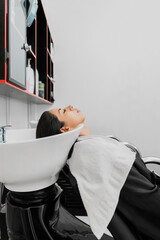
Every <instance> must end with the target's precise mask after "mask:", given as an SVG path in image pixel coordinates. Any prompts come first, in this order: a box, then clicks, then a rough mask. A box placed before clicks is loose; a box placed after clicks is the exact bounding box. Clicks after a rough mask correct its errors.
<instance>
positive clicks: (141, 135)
mask: <svg viewBox="0 0 160 240" xmlns="http://www.w3.org/2000/svg"><path fill="white" fill-rule="evenodd" d="M43 2H44V6H45V9H46V12H47V18H48V20H49V25H50V28H51V31H52V35H53V37H54V41H55V78H56V104H57V105H59V106H65V105H68V104H73V105H75V106H77V107H78V108H80V109H81V110H83V111H84V112H85V114H86V118H87V124H88V126H89V128H90V129H91V130H92V132H93V133H94V134H113V135H115V136H117V137H119V138H120V139H121V140H123V141H129V142H131V143H132V144H135V145H136V146H137V147H138V148H139V149H140V151H141V152H142V154H143V155H150V154H152V155H157V156H160V147H159V143H160V141H159V136H160V127H159V123H160V111H159V105H160V104H159V103H160V94H159V89H160V31H159V22H160V14H159V9H160V1H159V0H152V1H151V0H129V1H128V0H121V1H119V0H114V1H113V0H43Z"/></svg>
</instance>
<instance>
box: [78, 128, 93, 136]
mask: <svg viewBox="0 0 160 240" xmlns="http://www.w3.org/2000/svg"><path fill="white" fill-rule="evenodd" d="M90 135H91V132H90V131H89V129H88V128H87V127H86V125H84V127H83V129H82V131H81V132H80V135H79V136H90Z"/></svg>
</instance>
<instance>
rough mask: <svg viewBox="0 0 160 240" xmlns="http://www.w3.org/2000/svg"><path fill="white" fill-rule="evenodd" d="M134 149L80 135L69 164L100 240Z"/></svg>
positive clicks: (111, 214)
mask: <svg viewBox="0 0 160 240" xmlns="http://www.w3.org/2000/svg"><path fill="white" fill-rule="evenodd" d="M134 160H135V152H133V151H132V150H131V149H129V148H128V147H126V146H125V145H124V144H123V143H121V142H119V141H117V140H114V139H112V138H110V137H101V136H95V137H92V136H89V137H79V139H78V141H77V142H76V143H75V146H74V150H73V153H72V156H71V158H70V159H69V167H70V170H71V173H72V174H73V176H74V177H75V178H76V180H77V184H78V188H79V192H80V195H81V198H82V201H83V204H84V207H85V209H86V212H87V215H88V218H89V223H90V226H91V229H92V232H93V233H94V235H95V236H96V237H97V238H98V239H100V238H101V237H102V235H103V234H104V232H105V230H106V228H107V226H108V224H109V222H110V221H111V219H112V217H113V214H114V212H115V209H116V206H117V203H118V200H119V194H120V191H121V189H122V187H123V185H124V183H125V181H126V178H127V176H128V173H129V171H130V169H131V167H132V165H133V162H134Z"/></svg>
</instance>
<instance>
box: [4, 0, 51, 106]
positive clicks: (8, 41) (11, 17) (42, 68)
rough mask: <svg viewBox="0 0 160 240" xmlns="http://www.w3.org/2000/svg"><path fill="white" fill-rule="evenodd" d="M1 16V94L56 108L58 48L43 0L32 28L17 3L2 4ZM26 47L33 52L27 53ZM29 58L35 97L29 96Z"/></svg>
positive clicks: (33, 95) (14, 0)
mask: <svg viewBox="0 0 160 240" xmlns="http://www.w3.org/2000/svg"><path fill="white" fill-rule="evenodd" d="M26 1H27V0H26ZM0 12H1V15H0V36H1V38H2V44H1V45H0V94H1V95H5V96H12V97H14V98H18V99H20V100H27V101H28V100H29V101H31V102H34V103H41V104H47V103H48V104H52V103H53V102H54V91H53V90H54V62H53V48H54V44H53V39H52V36H51V33H50V29H49V27H48V23H47V19H46V16H45V12H44V8H43V5H42V2H41V0H39V1H38V11H37V15H36V17H35V20H34V22H33V23H32V25H31V27H27V26H26V14H25V12H24V10H23V9H22V7H21V3H20V2H19V3H17V0H12V1H9V0H1V1H0ZM23 46H25V47H26V46H29V47H30V49H29V50H26V48H25V47H24V49H23ZM29 58H31V68H32V69H33V70H34V92H33V93H30V92H29V90H28V89H27V84H26V65H27V60H28V59H29ZM39 82H40V83H39ZM39 87H41V90H40V89H39ZM42 87H43V89H44V91H43V90H42ZM42 93H43V94H42Z"/></svg>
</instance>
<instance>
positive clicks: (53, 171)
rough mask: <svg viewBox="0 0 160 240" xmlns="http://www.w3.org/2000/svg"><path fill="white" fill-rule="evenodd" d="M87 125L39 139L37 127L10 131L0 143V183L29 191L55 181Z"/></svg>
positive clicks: (16, 189)
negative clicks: (36, 133) (5, 140)
mask: <svg viewBox="0 0 160 240" xmlns="http://www.w3.org/2000/svg"><path fill="white" fill-rule="evenodd" d="M82 128H83V124H80V125H79V126H78V127H77V128H76V129H74V130H72V131H69V132H67V133H62V134H58V135H54V136H50V137H45V138H40V139H36V138H35V129H25V130H8V131H7V137H6V139H7V142H6V143H1V144H0V182H3V183H4V185H5V187H6V188H8V189H9V190H11V191H17V192H27V191H35V190H39V189H42V188H45V187H48V186H50V185H52V184H53V183H55V182H56V181H57V178H58V174H59V172H60V170H61V169H62V168H63V166H64V165H65V163H66V160H67V157H68V153H69V151H70V149H71V147H72V145H73V144H74V142H75V141H76V139H77V138H78V136H79V133H80V131H81V129H82Z"/></svg>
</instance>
